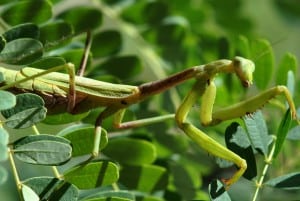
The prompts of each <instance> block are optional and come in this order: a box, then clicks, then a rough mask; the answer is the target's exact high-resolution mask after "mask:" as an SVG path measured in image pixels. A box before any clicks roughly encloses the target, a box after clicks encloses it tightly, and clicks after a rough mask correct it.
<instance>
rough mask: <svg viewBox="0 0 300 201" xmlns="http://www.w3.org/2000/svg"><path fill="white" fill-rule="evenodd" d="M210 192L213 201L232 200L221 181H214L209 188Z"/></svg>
mask: <svg viewBox="0 0 300 201" xmlns="http://www.w3.org/2000/svg"><path fill="white" fill-rule="evenodd" d="M208 191H209V197H210V199H211V200H212V201H220V200H222V201H230V200H231V199H230V197H229V195H228V193H227V191H226V190H225V188H224V186H223V184H222V182H220V181H219V180H213V181H212V182H211V183H210V184H209V186H208Z"/></svg>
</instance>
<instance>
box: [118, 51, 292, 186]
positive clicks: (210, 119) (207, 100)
mask: <svg viewBox="0 0 300 201" xmlns="http://www.w3.org/2000/svg"><path fill="white" fill-rule="evenodd" d="M222 72H226V73H235V74H236V75H237V77H238V78H239V79H240V81H241V83H242V85H243V86H245V87H249V86H250V85H251V84H252V73H253V72H254V63H253V62H252V61H250V60H247V59H244V58H241V57H236V58H235V59H234V60H233V61H229V60H220V61H216V62H212V63H209V64H207V65H203V66H199V67H196V68H195V73H194V75H193V76H194V77H195V79H196V83H195V84H194V86H193V88H192V89H191V91H190V92H189V93H188V94H187V96H186V97H185V98H184V100H183V102H182V104H181V105H180V106H179V108H178V109H177V111H176V114H175V119H176V122H177V124H178V126H179V128H181V129H182V130H183V132H184V133H185V134H186V135H188V136H189V137H190V138H191V139H192V140H193V141H195V142H196V143H197V144H198V145H199V146H200V147H201V148H203V149H204V150H206V151H207V152H208V153H210V154H212V155H214V156H217V157H220V158H223V159H225V160H228V161H231V162H233V163H234V164H236V165H237V166H238V167H239V170H238V171H237V172H236V173H235V174H234V175H233V176H232V177H231V178H230V179H228V180H224V182H225V184H226V185H227V187H229V186H230V185H232V184H233V183H235V182H236V181H237V180H238V179H239V178H240V177H241V176H242V175H243V173H244V172H245V170H246V168H247V163H246V161H245V160H244V159H242V158H241V157H240V156H238V155H237V154H235V153H234V152H232V151H230V150H229V149H227V148H226V147H224V146H222V145H221V144H219V143H218V142H216V141H215V140H213V139H212V138H210V137H209V136H208V135H206V134H205V133H204V132H202V131H201V130H199V129H198V128H197V127H195V126H194V125H192V124H191V123H189V122H188V120H187V115H188V113H189V111H190V110H191V107H192V106H193V105H194V104H195V102H197V101H198V100H199V99H200V98H201V97H202V104H201V108H200V120H201V123H202V124H203V125H204V126H209V125H215V124H218V123H220V122H221V121H224V120H229V119H233V118H238V117H242V116H244V115H247V114H251V113H253V112H255V111H256V110H257V109H259V108H261V107H262V106H263V105H264V104H265V103H267V102H268V101H269V100H270V99H272V98H274V97H275V96H277V95H279V94H284V95H285V97H286V99H287V102H288V104H289V106H290V109H291V114H292V117H293V118H294V119H295V118H296V109H295V105H294V102H293V100H292V97H291V95H290V93H289V91H288V89H287V88H286V87H285V86H276V87H273V88H271V89H269V90H266V91H265V92H262V93H261V94H258V95H256V96H254V97H252V98H250V99H249V100H245V101H242V102H240V103H237V104H234V105H232V106H229V107H227V108H224V109H222V110H219V111H216V112H213V105H214V101H215V97H216V86H215V84H214V77H215V76H216V75H217V74H218V73H222ZM177 76H179V77H180V76H182V75H181V74H179V75H177ZM173 80H174V79H173ZM175 80H176V79H175ZM157 83H159V82H156V83H152V84H146V85H143V86H148V85H149V87H153V85H154V86H155V85H156V84H157ZM150 91H151V93H153V91H152V90H150ZM124 111H125V110H124V109H123V110H120V111H119V112H118V113H117V114H116V118H115V125H116V127H118V128H130V127H135V126H138V125H144V124H146V123H147V122H146V121H144V120H137V121H133V122H125V123H121V121H122V117H123V114H124ZM168 118H173V115H166V116H161V117H154V118H150V121H149V122H151V123H155V122H158V121H161V120H165V119H168Z"/></svg>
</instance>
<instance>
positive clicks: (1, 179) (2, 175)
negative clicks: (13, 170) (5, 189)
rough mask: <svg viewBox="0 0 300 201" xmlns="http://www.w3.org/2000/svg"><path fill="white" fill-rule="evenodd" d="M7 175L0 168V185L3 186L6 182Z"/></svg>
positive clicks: (0, 167)
mask: <svg viewBox="0 0 300 201" xmlns="http://www.w3.org/2000/svg"><path fill="white" fill-rule="evenodd" d="M7 178H8V173H7V171H6V169H5V168H3V167H2V166H0V185H1V184H4V183H5V182H6V181H7Z"/></svg>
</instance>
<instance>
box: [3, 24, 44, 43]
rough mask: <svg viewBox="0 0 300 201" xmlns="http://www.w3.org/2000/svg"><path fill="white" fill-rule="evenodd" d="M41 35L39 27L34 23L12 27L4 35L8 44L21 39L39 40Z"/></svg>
mask: <svg viewBox="0 0 300 201" xmlns="http://www.w3.org/2000/svg"><path fill="white" fill-rule="evenodd" d="M39 35H40V30H39V27H38V26H37V25H35V24H33V23H25V24H20V25H17V26H15V27H12V28H11V29H9V30H8V31H6V32H4V33H3V36H4V37H5V40H6V42H9V41H12V40H16V39H19V38H33V39H38V38H39Z"/></svg>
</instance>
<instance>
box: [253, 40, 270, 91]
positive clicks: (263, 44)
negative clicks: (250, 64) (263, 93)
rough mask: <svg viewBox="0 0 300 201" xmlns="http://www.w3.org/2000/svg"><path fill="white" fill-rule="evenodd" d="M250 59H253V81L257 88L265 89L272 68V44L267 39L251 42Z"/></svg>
mask: <svg viewBox="0 0 300 201" xmlns="http://www.w3.org/2000/svg"><path fill="white" fill-rule="evenodd" d="M251 51H252V59H253V61H255V71H254V81H255V85H256V86H257V87H258V88H259V89H265V88H266V87H267V85H268V83H269V82H270V80H271V78H272V75H273V69H274V55H273V50H272V46H271V45H270V43H269V42H268V41H267V40H262V39H261V40H256V41H254V42H253V43H252V44H251Z"/></svg>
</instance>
